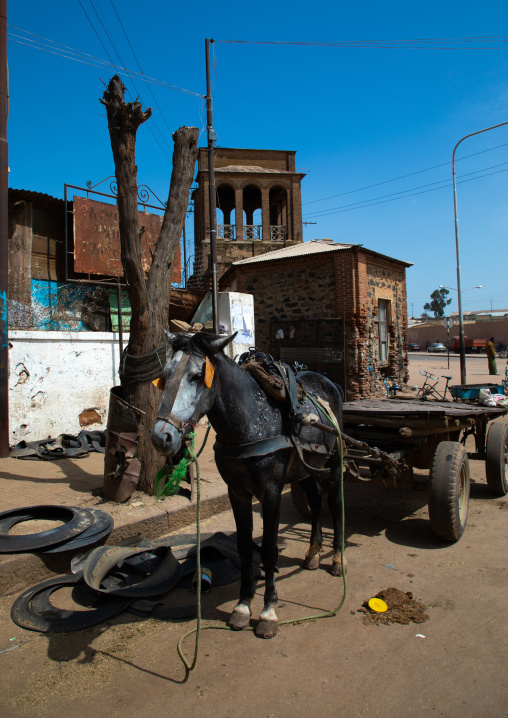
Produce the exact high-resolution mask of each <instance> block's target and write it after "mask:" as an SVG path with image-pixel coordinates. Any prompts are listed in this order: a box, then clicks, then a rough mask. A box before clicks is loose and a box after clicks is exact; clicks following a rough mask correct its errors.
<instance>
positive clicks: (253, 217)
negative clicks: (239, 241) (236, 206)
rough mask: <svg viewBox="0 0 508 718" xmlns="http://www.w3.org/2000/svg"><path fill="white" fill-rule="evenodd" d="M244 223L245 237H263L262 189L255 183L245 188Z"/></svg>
mask: <svg viewBox="0 0 508 718" xmlns="http://www.w3.org/2000/svg"><path fill="white" fill-rule="evenodd" d="M243 211H244V225H243V238H244V239H246V240H251V239H261V230H262V225H263V221H262V218H261V190H260V189H259V187H256V186H255V185H247V187H245V188H244V190H243Z"/></svg>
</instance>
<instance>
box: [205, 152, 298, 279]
mask: <svg viewBox="0 0 508 718" xmlns="http://www.w3.org/2000/svg"><path fill="white" fill-rule="evenodd" d="M295 155H296V152H290V151H286V150H251V149H238V148H234V149H231V148H225V147H217V148H216V149H215V151H214V160H215V185H216V193H215V207H216V210H217V271H218V274H219V275H221V274H222V273H223V272H224V271H225V270H226V269H227V268H228V267H229V266H230V265H231V264H232V262H234V261H236V260H239V259H245V258H246V257H255V256H257V255H259V254H264V253H266V252H271V251H273V250H275V249H279V248H281V247H287V246H292V245H294V244H297V243H300V242H302V241H303V235H302V201H301V188H300V183H301V181H302V179H303V178H304V177H305V175H304V174H302V173H301V172H297V171H296V169H295ZM196 182H197V185H198V187H197V189H195V190H194V192H193V194H192V199H193V201H194V238H195V239H194V244H195V258H194V278H195V280H196V279H197V278H200V277H202V276H203V275H206V274H207V272H208V269H209V255H210V218H209V178H208V150H207V149H205V148H201V149H200V150H199V156H198V170H197V176H196Z"/></svg>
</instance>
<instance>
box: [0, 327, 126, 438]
mask: <svg viewBox="0 0 508 718" xmlns="http://www.w3.org/2000/svg"><path fill="white" fill-rule="evenodd" d="M128 339H129V337H128V335H124V337H123V341H124V346H125V345H126V344H127V341H128ZM119 363H120V351H119V346H118V334H113V333H111V332H75V331H62V332H48V331H24V330H11V331H9V434H10V444H11V446H12V445H14V444H17V443H18V441H20V440H21V439H25V441H36V440H39V439H46V438H48V437H56V436H58V435H59V434H77V433H79V431H80V430H81V428H82V427H80V425H79V415H80V414H81V413H82V412H83V411H85V410H86V409H95V410H96V411H97V413H98V414H99V415H100V416H101V417H102V422H101V423H100V424H99V423H97V424H93V425H91V426H87V427H84V428H86V429H91V430H93V429H102V430H105V428H106V420H107V412H108V406H109V390H110V389H111V387H112V386H115V385H118V384H119V383H120V380H119V377H118V366H119Z"/></svg>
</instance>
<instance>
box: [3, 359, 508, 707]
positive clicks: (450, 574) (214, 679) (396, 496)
mask: <svg viewBox="0 0 508 718" xmlns="http://www.w3.org/2000/svg"><path fill="white" fill-rule="evenodd" d="M485 363H486V361H485ZM443 373H446V372H445V371H444V372H443ZM503 374H504V367H503ZM471 474H472V485H471V501H470V509H469V520H468V526H467V529H466V532H465V534H464V535H463V537H462V538H461V539H460V540H459V541H458V542H457V543H456V544H448V543H444V542H441V541H439V540H438V539H436V538H435V537H434V535H433V534H432V533H431V530H430V528H429V524H428V520H427V508H426V494H425V493H422V492H402V491H396V490H391V489H383V488H378V487H372V486H364V485H357V484H346V486H345V505H346V534H345V535H346V556H347V559H348V567H349V568H348V574H347V597H346V601H345V604H344V606H343V608H342V609H341V611H340V612H339V613H338V614H337V616H336V617H333V618H324V619H320V620H314V621H310V622H308V623H304V624H300V625H288V626H284V627H282V628H281V629H280V631H279V634H278V635H277V636H276V637H275V638H274V639H272V640H269V641H263V640H260V639H257V638H256V637H255V636H254V634H253V633H252V632H251V631H244V632H240V633H235V632H231V631H229V630H204V631H202V633H201V637H200V646H199V655H198V661H197V667H196V668H195V670H194V671H193V672H192V673H190V675H188V676H186V672H185V669H184V668H183V665H182V663H181V661H180V659H179V657H178V654H177V643H178V641H179V640H180V638H181V637H182V636H183V635H184V633H186V632H187V631H188V630H189V629H190V628H192V627H193V626H194V625H195V622H194V621H189V622H179V623H176V622H175V623H172V622H158V621H156V620H153V619H150V620H143V619H139V618H136V617H134V616H130V615H129V614H127V613H124V614H122V615H120V616H119V617H118V618H116V619H113V620H111V621H109V622H108V623H107V624H103V625H101V626H99V627H97V628H93V629H89V630H86V631H82V632H79V633H74V634H64V635H52V636H45V635H42V634H38V633H32V632H30V631H26V630H23V629H20V628H18V627H17V626H16V625H14V624H13V623H12V622H11V620H10V617H9V612H10V608H11V605H12V602H13V598H14V597H4V598H1V599H0V667H1V671H2V679H3V680H2V691H1V696H0V712H1V715H2V716H3V717H4V718H10V717H11V716H13V717H14V716H16V717H17V718H18V717H19V718H22V717H24V716H34V715H37V716H40V718H46V717H48V718H49V716H51V718H53V716H54V715H55V714H56V715H61V716H71V715H74V714H76V715H80V718H88V717H89V716H90V717H93V718H96V717H97V716H102V715H106V714H107V715H110V716H122V717H123V718H131V717H132V718H134V717H136V718H137V717H138V716H140V715H150V714H160V715H171V716H172V717H173V718H180V717H182V718H183V717H184V716H185V717H186V718H188V716H197V715H206V716H209V717H210V718H289V717H290V716H291V717H293V716H294V715H302V716H311V715H316V714H317V715H319V716H320V717H321V718H328V717H330V718H331V717H332V716H333V717H335V716H347V718H360V717H361V718H365V716H379V717H380V718H385V717H386V716H389V717H390V718H399V717H400V718H402V717H403V716H404V717H405V716H408V715H410V716H421V717H423V716H425V717H427V716H430V715H432V716H446V718H454V717H457V718H459V716H460V718H469V717H470V716H471V717H473V716H475V718H476V717H478V716H488V717H489V718H501V717H506V716H508V691H507V679H506V665H507V661H508V622H507V620H506V613H507V608H508V600H507V595H508V577H507V570H506V563H507V562H506V546H507V545H508V543H507V539H508V521H507V519H508V496H506V497H504V498H500V497H494V496H492V495H491V494H490V493H489V492H488V490H487V486H486V483H485V478H484V466H483V464H482V463H480V462H476V461H475V462H471ZM260 529H261V520H260V516H259V514H258V513H256V515H255V532H256V535H257V536H259V535H260ZM192 530H193V527H189V528H188V531H189V532H191V531H192ZM216 530H222V531H226V532H228V531H233V530H234V524H233V520H232V516H231V512H229V511H227V512H223V513H221V514H218V515H216V516H215V517H213V518H211V519H208V520H207V521H206V522H204V525H203V531H207V532H208V531H216ZM181 533H182V532H181ZM324 533H325V548H326V550H325V552H324V554H323V557H322V568H321V569H319V570H318V571H314V572H309V571H304V570H303V569H302V568H301V560H302V558H303V556H304V553H305V550H306V545H307V543H308V537H309V527H308V524H307V523H306V522H305V521H302V519H301V518H300V516H299V515H298V514H297V513H296V511H295V509H294V508H293V506H292V502H291V498H290V495H289V494H288V493H286V494H285V495H284V497H283V511H282V518H281V532H280V547H281V548H282V549H283V551H282V553H281V560H280V574H279V577H278V584H277V585H278V591H279V608H278V611H277V613H278V616H279V619H280V620H286V619H294V618H297V617H302V616H307V615H314V614H316V613H320V612H322V611H328V610H331V609H333V608H335V607H336V606H337V605H338V604H339V603H340V600H341V598H342V595H343V583H342V579H340V578H334V577H332V576H331V575H330V574H329V573H328V572H327V570H326V568H327V567H328V566H329V565H330V563H331V551H330V546H331V528H330V521H329V518H328V517H325V519H324ZM388 588H396V589H399V590H400V591H403V592H410V593H411V594H412V595H413V597H414V599H415V600H416V601H418V602H419V603H421V604H423V605H424V606H425V607H426V608H425V613H426V614H427V615H428V616H429V619H428V620H426V621H425V622H423V623H419V624H416V623H412V622H411V623H408V624H400V623H390V624H388V625H384V624H379V623H369V622H366V621H365V620H364V619H365V613H364V612H362V611H360V609H361V608H362V605H363V604H364V602H365V601H368V599H369V598H371V597H373V596H376V595H377V594H378V593H379V592H380V591H384V590H386V589H388ZM237 592H238V585H237V584H233V585H230V586H225V587H223V588H215V589H213V590H212V591H211V592H210V593H208V594H206V595H205V596H203V616H204V620H205V622H207V621H218V622H219V625H224V621H225V619H226V617H227V615H228V613H229V611H230V610H231V609H232V607H233V605H234V603H235V600H236V599H237ZM262 592H263V583H262V582H259V583H258V590H257V594H256V598H255V601H254V606H253V608H254V617H256V618H257V616H258V615H259V611H260V610H261V606H262ZM62 594H63V592H62ZM190 596H192V594H190V592H189V593H184V591H183V590H181V592H180V593H179V595H178V594H177V595H175V601H182V602H188V601H189V597H190ZM66 600H68V597H65V596H62V597H61V598H59V599H58V600H55V602H56V603H58V602H59V601H62V602H64V601H66ZM62 605H63V603H62ZM30 639H32V640H30ZM24 641H30V642H29V643H26V644H25V645H22V646H20V647H19V648H14V650H10V651H6V649H8V648H12V647H13V646H17V645H19V644H22V643H23V642H24ZM184 650H185V652H186V654H187V656H189V657H192V656H193V652H194V636H190V637H188V638H187V639H186V640H185V642H184ZM2 651H4V652H3V653H2Z"/></svg>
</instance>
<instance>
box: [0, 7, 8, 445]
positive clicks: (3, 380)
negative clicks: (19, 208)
mask: <svg viewBox="0 0 508 718" xmlns="http://www.w3.org/2000/svg"><path fill="white" fill-rule="evenodd" d="M8 91H9V88H8V84H7V0H0V457H1V458H3V457H5V456H9V371H8V366H9V363H8V335H7V329H8V323H7V319H8V317H7V289H8V282H9V251H8V241H9V236H8V224H7V221H8V220H7V215H8V211H9V202H8V193H9V154H8V149H9V147H8V144H7V109H8V102H9V98H8Z"/></svg>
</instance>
